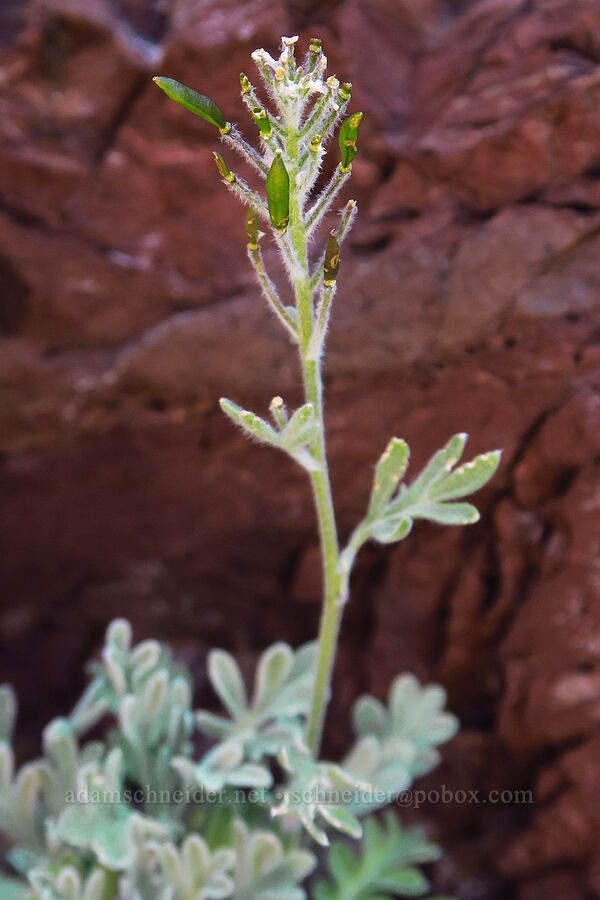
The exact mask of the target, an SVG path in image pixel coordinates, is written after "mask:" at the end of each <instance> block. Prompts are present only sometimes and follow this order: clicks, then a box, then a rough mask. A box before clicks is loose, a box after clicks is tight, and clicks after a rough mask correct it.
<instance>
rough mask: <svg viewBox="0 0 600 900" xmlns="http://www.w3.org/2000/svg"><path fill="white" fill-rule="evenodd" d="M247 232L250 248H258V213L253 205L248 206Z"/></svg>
mask: <svg viewBox="0 0 600 900" xmlns="http://www.w3.org/2000/svg"><path fill="white" fill-rule="evenodd" d="M246 234H247V235H248V250H258V214H257V212H256V210H255V209H254V207H252V206H249V207H248V212H247V213H246Z"/></svg>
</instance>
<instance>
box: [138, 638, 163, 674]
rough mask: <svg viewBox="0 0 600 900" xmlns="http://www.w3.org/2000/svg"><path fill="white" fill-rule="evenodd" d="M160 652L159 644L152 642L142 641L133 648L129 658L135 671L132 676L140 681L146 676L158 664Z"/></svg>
mask: <svg viewBox="0 0 600 900" xmlns="http://www.w3.org/2000/svg"><path fill="white" fill-rule="evenodd" d="M160 652H161V651H160V644H159V643H158V641H153V640H148V641H142V642H141V643H140V644H138V645H137V647H134V649H133V650H132V651H131V657H130V663H131V666H132V667H133V669H134V670H135V671H134V676H135V677H137V678H138V679H141V678H143V676H145V675H147V674H148V672H150V671H151V670H152V669H153V668H154V666H156V665H157V664H158V661H159V659H160Z"/></svg>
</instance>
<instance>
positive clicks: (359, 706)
mask: <svg viewBox="0 0 600 900" xmlns="http://www.w3.org/2000/svg"><path fill="white" fill-rule="evenodd" d="M386 716H387V710H386V708H385V706H384V705H383V703H382V702H381V700H377V699H376V698H375V697H370V696H369V695H368V694H366V695H364V696H362V697H359V698H358V700H357V701H356V702H355V704H354V707H353V710H352V722H353V724H354V728H355V730H356V732H357V734H361V735H364V734H376V735H381V734H383V732H384V729H385V725H386Z"/></svg>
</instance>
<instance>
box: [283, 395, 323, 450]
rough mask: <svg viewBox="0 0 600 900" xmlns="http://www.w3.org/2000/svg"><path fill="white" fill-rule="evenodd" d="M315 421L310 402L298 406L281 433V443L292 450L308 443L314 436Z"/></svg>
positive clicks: (315, 429)
mask: <svg viewBox="0 0 600 900" xmlns="http://www.w3.org/2000/svg"><path fill="white" fill-rule="evenodd" d="M316 431H317V423H316V420H315V416H314V410H313V405H312V403H305V404H304V405H303V406H300V407H299V408H298V409H297V410H296V411H295V412H294V414H293V416H292V417H291V419H290V421H289V422H288V423H287V425H286V426H285V428H284V429H283V431H282V433H281V445H282V447H284V449H286V450H287V451H288V452H292V451H293V450H295V449H296V448H297V447H299V446H300V445H302V444H309V443H310V442H311V441H312V440H313V439H314V437H315V434H316Z"/></svg>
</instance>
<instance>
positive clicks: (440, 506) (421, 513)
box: [410, 503, 479, 525]
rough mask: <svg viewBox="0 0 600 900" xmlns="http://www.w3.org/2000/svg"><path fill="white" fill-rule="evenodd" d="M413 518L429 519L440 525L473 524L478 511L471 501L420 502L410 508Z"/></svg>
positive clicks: (476, 519) (476, 518) (476, 520)
mask: <svg viewBox="0 0 600 900" xmlns="http://www.w3.org/2000/svg"><path fill="white" fill-rule="evenodd" d="M410 513H411V516H412V518H414V519H429V520H430V521H431V522H438V524H440V525H474V524H475V522H478V521H479V511H478V510H477V508H476V507H475V506H473V505H472V504H471V503H421V504H418V505H416V506H413V507H412V508H411V511H410Z"/></svg>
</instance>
